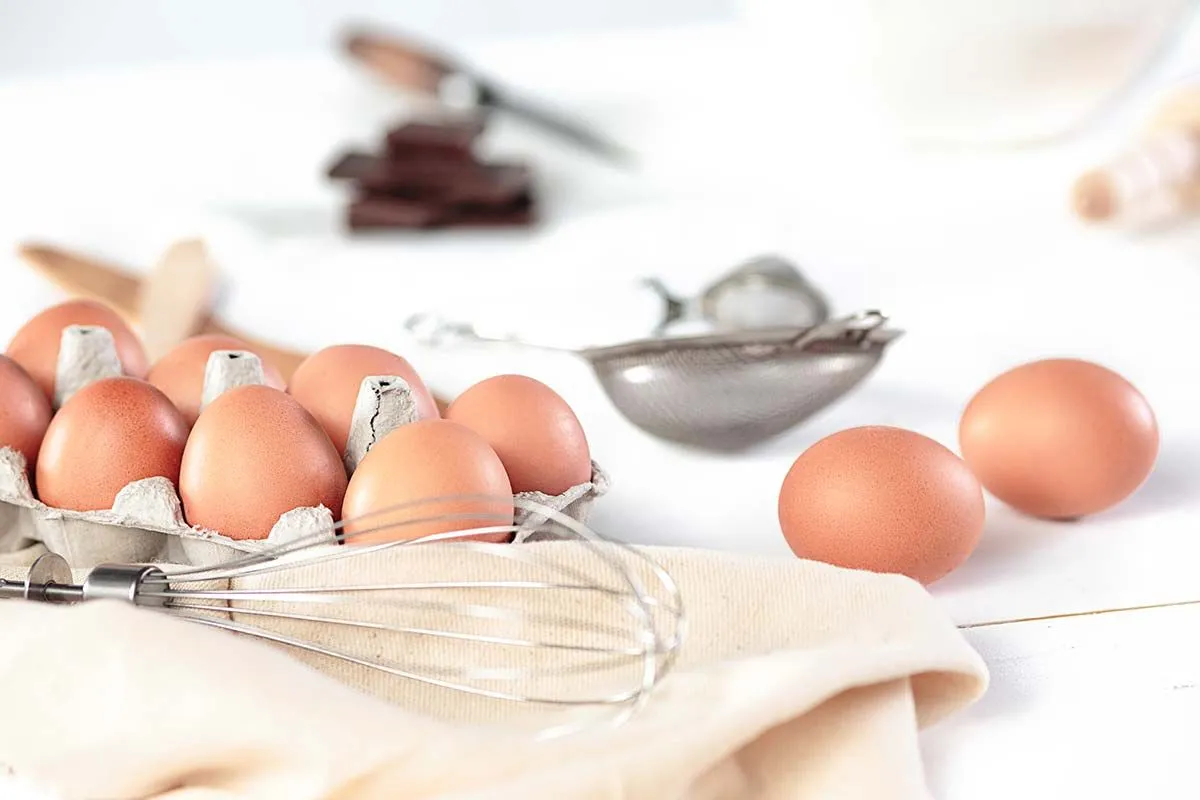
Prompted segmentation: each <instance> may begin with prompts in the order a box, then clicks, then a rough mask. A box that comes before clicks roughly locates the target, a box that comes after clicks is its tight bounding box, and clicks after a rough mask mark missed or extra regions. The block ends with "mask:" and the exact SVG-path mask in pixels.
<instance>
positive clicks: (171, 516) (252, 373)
mask: <svg viewBox="0 0 1200 800" xmlns="http://www.w3.org/2000/svg"><path fill="white" fill-rule="evenodd" d="M62 337H63V338H62V344H61V346H60V349H59V360H58V368H57V378H56V387H58V388H57V389H56V393H55V395H56V396H55V408H56V409H57V408H58V407H59V406H61V405H62V403H64V402H66V400H67V399H68V398H69V397H70V396H71V395H72V394H73V393H74V392H76V391H78V390H79V389H82V388H83V387H84V386H86V385H88V384H89V383H91V382H93V381H96V380H101V379H103V378H109V377H116V376H119V375H121V374H122V370H121V364H120V360H119V359H118V358H117V352H116V346H115V343H114V341H113V337H112V334H111V333H109V331H107V330H106V329H104V328H99V327H96V326H86V325H72V326H69V327H67V328H66V329H64V331H63V334H62ZM265 382H266V381H265V379H264V377H263V367H262V362H261V361H260V360H259V358H258V356H256V355H255V354H253V353H250V352H247V351H234V350H218V351H214V352H213V353H212V354H211V355H210V356H209V360H208V363H207V365H206V369H205V376H204V390H203V397H202V407H203V406H206V405H207V404H208V403H211V402H212V401H213V400H215V399H216V398H217V397H218V396H220V395H221V394H222V393H223V392H226V391H228V390H230V389H233V388H236V387H238V386H245V385H258V384H264V383H265ZM416 419H417V412H416V403H415V400H414V398H413V394H412V391H411V390H410V388H409V386H408V384H407V383H405V381H404V380H403V379H402V378H400V377H397V376H387V375H384V376H372V377H368V378H365V379H364V380H363V382H362V385H361V386H360V389H359V395H358V399H357V402H356V404H355V412H354V418H353V421H352V424H351V432H350V437H349V440H348V441H347V445H346V452H345V453H344V455H343V460H344V463H345V464H346V467H347V470H348V471H351V472H352V471H353V470H354V468H355V467H357V465H358V463H359V461H361V460H362V458H363V456H365V455H366V453H367V452H368V451H369V450H370V448H371V446H373V445H374V444H375V442H377V441H379V440H380V439H382V438H383V437H384V436H386V435H387V434H388V433H390V432H391V431H393V430H395V429H396V428H397V427H399V426H400V425H405V424H408V423H410V422H414V421H416ZM608 487H609V479H608V475H607V474H606V473H605V472H604V471H603V470H602V469H601V468H600V466H599V465H598V464H596V463H595V462H594V461H593V462H592V477H591V480H589V481H587V482H585V483H581V484H579V485H577V486H573V487H571V488H569V489H567V490H566V491H565V492H563V493H562V494H559V495H556V496H551V495H547V494H544V493H542V492H521V493H518V494H517V495H515V496H516V497H517V498H518V499H523V500H528V501H530V503H528V504H526V507H524V508H520V507H519V508H518V511H517V514H516V517H515V520H514V522H515V525H516V526H519V527H521V528H522V530H521V532H520V533H518V534H517V536H516V537H515V539H514V541H513V544H523V543H524V542H527V541H538V540H543V539H554V538H558V534H556V533H554V532H552V526H545V525H544V523H545V522H546V518H545V514H544V513H539V512H537V511H533V510H530V509H529V507H528V506H536V507H541V508H548V509H551V510H552V511H553V512H556V513H561V514H564V515H566V516H568V517H570V518H571V519H574V520H576V521H578V522H580V523H583V522H586V520H587V516H588V513H589V511H590V508H591V505H592V503H593V502H595V500H596V498H597V497H599V496H600V495H603V494H605V493H606V492H607V491H608ZM335 522H336V521H335V520H334V518H333V513H332V511H330V509H328V508H325V507H324V506H316V507H311V508H295V509H292V510H291V511H288V512H286V513H284V514H283V515H281V516H280V518H279V520H278V521H277V522H276V523H275V525H274V526H273V527H272V528H271V531H270V533H269V534H268V536H267V538H266V539H232V538H230V537H228V536H225V535H223V534H221V533H220V532H219V531H210V530H205V529H202V528H197V527H194V526H191V525H188V524H187V522H186V521H185V519H184V515H183V506H182V502H181V500H180V497H179V492H178V489H177V488H176V486H175V484H173V483H172V482H171V481H170V480H169V479H168V478H165V477H152V478H144V479H142V480H137V481H133V482H131V483H129V484H128V485H126V486H125V487H124V488H123V489H122V490H121V491H120V492H118V494H117V496H116V499H115V500H114V502H113V506H112V508H110V509H106V510H102V511H74V510H70V509H60V508H52V507H50V506H48V505H46V504H45V503H43V502H41V501H40V500H38V499H37V498H36V497H35V495H34V492H33V488H32V486H31V485H30V482H29V477H28V473H27V471H26V463H25V458H24V456H23V455H22V454H21V453H19V452H17V451H16V450H14V449H12V448H10V447H0V563H4V562H8V563H13V562H21V563H26V562H28V561H29V560H30V559H31V558H32V557H36V554H37V553H38V552H40V551H41V549H42V548H43V547H44V548H45V549H47V550H49V551H50V552H53V553H57V554H58V555H61V556H63V557H64V558H66V559H67V561H68V562H70V564H71V565H72V566H73V567H75V568H77V569H90V568H92V567H94V566H96V565H98V564H103V563H106V562H122V563H152V564H174V565H181V566H197V567H206V566H212V565H215V564H221V563H225V562H227V561H229V560H230V559H231V558H234V557H237V556H240V555H243V554H246V553H257V552H262V551H265V550H268V549H271V548H274V547H276V546H279V545H281V544H284V543H287V542H292V541H296V540H299V539H310V538H313V537H316V538H318V539H319V538H320V535H319V534H320V532H322V531H325V532H327V534H328V543H329V545H330V546H340V545H337V544H336V533H335V530H336V529H335Z"/></svg>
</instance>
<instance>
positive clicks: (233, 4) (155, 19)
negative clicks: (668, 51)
mask: <svg viewBox="0 0 1200 800" xmlns="http://www.w3.org/2000/svg"><path fill="white" fill-rule="evenodd" d="M732 9H733V3H732V2H731V0H603V2H587V1H586V0H353V1H352V2H338V0H251V1H250V2H245V1H244V0H104V2H99V3H96V2H91V0H0V74H3V73H10V74H13V73H22V74H31V73H45V72H50V71H63V70H70V69H77V68H94V67H108V66H128V65H138V64H149V63H156V62H179V61H196V60H204V59H219V58H246V57H254V58H259V57H263V56H278V55H296V54H298V53H311V52H314V51H319V50H321V49H323V48H326V47H328V46H329V42H330V39H331V33H332V32H333V31H335V30H336V29H337V28H338V27H340V26H342V25H343V24H345V23H346V22H347V21H351V20H364V21H369V22H374V23H377V24H381V25H389V26H395V27H399V28H402V29H406V30H411V31H412V32H414V33H418V34H421V35H424V36H430V37H434V38H438V39H450V40H458V39H462V38H464V37H467V38H473V39H481V38H494V37H505V36H513V35H522V36H529V35H543V34H552V33H579V32H584V31H598V30H611V29H615V28H638V27H655V26H664V25H672V24H680V23H693V22H709V21H712V20H716V19H723V18H728V17H729V16H731V15H732V13H733V11H732Z"/></svg>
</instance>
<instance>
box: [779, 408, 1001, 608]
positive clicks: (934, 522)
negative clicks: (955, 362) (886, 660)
mask: <svg viewBox="0 0 1200 800" xmlns="http://www.w3.org/2000/svg"><path fill="white" fill-rule="evenodd" d="M983 522H984V503H983V490H982V488H980V486H979V481H977V480H976V479H975V476H974V475H972V474H971V471H970V470H969V469H968V468H967V465H966V464H964V463H963V462H962V460H961V459H960V458H958V456H956V455H954V453H952V452H950V451H949V450H947V449H946V448H945V447H943V446H942V445H940V444H938V443H937V442H935V441H934V440H933V439H930V438H928V437H925V436H922V435H921V434H919V433H914V432H912V431H907V430H903V429H901V428H891V427H884V426H867V427H862V428H850V429H849V430H844V431H841V432H839V433H835V434H833V435H832V436H827V437H825V438H824V439H822V440H820V441H819V442H817V443H816V444H814V445H813V446H812V447H810V448H808V449H807V450H806V451H804V453H802V454H801V455H800V457H799V458H798V459H796V462H795V463H794V464H793V465H792V468H791V470H789V471H788V474H787V477H786V478H785V479H784V482H783V488H782V489H781V490H780V492H779V523H780V526H781V527H782V528H783V535H784V538H785V539H787V543H788V545H789V546H790V547H791V548H792V552H794V553H795V554H796V555H797V556H800V557H801V558H809V559H813V560H817V561H825V562H828V563H830V564H836V565H838V566H842V567H849V568H852V569H863V570H869V571H872V572H885V573H899V574H902V575H907V576H909V577H910V578H913V579H915V580H918V581H920V582H921V583H925V584H929V583H933V582H934V581H936V580H937V579H939V578H941V577H943V576H944V575H946V574H947V573H949V572H950V571H951V570H953V569H955V568H956V567H957V566H959V565H960V564H961V563H962V562H964V561H965V560H966V559H967V557H968V556H969V555H970V554H971V552H972V551H973V550H974V549H975V545H976V544H977V543H978V542H979V537H980V535H981V534H982V532H983Z"/></svg>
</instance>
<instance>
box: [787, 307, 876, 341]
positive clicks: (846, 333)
mask: <svg viewBox="0 0 1200 800" xmlns="http://www.w3.org/2000/svg"><path fill="white" fill-rule="evenodd" d="M887 322H888V318H887V317H886V316H885V315H884V314H883V312H881V311H877V310H875V309H870V310H867V311H859V312H857V313H855V314H851V315H849V316H846V317H840V318H838V319H833V320H830V321H829V322H822V323H821V324H820V325H814V326H813V327H811V328H808V329H806V330H804V331H801V332H800V333H799V334H797V335H796V338H794V339H792V341H791V344H792V346H793V347H798V348H801V349H803V348H805V347H808V346H809V345H810V344H815V343H817V342H828V341H831V340H835V339H837V340H842V341H845V340H847V339H848V340H850V341H851V342H853V343H855V344H861V343H862V342H864V341H866V340H867V339H868V338H870V336H871V334H872V333H874V332H875V331H877V330H879V329H880V328H882V327H883V326H884V325H886V324H887Z"/></svg>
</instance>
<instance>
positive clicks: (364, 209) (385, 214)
mask: <svg viewBox="0 0 1200 800" xmlns="http://www.w3.org/2000/svg"><path fill="white" fill-rule="evenodd" d="M445 211H446V210H445V208H444V207H442V206H439V205H432V204H429V203H421V202H417V201H413V200H405V199H402V198H398V197H381V196H378V195H373V196H365V197H360V198H358V199H357V200H355V201H354V202H352V203H351V204H350V208H349V210H348V212H347V220H346V221H347V224H348V225H349V226H350V229H351V230H366V229H368V228H397V229H399V228H428V227H430V226H431V225H434V224H435V223H437V222H439V221H441V220H442V219H443V218H444V217H445Z"/></svg>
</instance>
